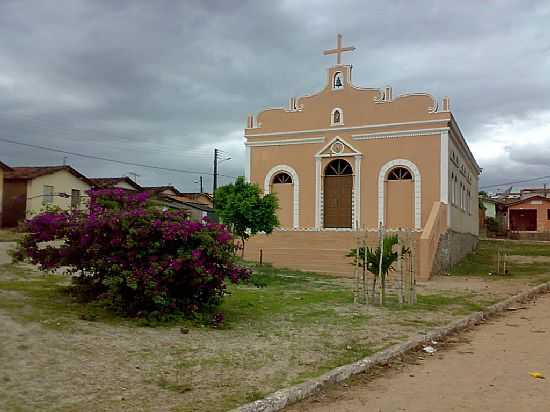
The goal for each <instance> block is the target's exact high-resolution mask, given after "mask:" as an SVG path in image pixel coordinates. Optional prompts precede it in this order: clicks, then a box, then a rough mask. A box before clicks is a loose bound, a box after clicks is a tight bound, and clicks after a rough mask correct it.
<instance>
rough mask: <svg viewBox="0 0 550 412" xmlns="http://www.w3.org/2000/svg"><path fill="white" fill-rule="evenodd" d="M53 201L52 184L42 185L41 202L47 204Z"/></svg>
mask: <svg viewBox="0 0 550 412" xmlns="http://www.w3.org/2000/svg"><path fill="white" fill-rule="evenodd" d="M52 203H53V186H48V185H44V187H43V188H42V204H43V205H49V204H52Z"/></svg>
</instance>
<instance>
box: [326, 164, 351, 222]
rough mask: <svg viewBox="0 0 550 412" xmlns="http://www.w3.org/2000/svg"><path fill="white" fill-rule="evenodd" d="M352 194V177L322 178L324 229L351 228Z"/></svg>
mask: <svg viewBox="0 0 550 412" xmlns="http://www.w3.org/2000/svg"><path fill="white" fill-rule="evenodd" d="M352 193H353V175H350V174H348V175H336V176H324V200H323V226H324V227H326V228H351V227H352V206H353V204H352Z"/></svg>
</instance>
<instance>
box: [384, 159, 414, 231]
mask: <svg viewBox="0 0 550 412" xmlns="http://www.w3.org/2000/svg"><path fill="white" fill-rule="evenodd" d="M384 184H385V185H386V187H385V190H384V192H385V199H384V209H385V210H384V216H385V217H386V218H385V220H386V221H385V226H386V227H387V228H413V227H414V181H413V177H412V174H411V172H410V170H409V169H407V168H405V167H401V166H398V167H394V168H393V169H391V170H390V171H389V172H388V175H387V177H386V181H385V183H384Z"/></svg>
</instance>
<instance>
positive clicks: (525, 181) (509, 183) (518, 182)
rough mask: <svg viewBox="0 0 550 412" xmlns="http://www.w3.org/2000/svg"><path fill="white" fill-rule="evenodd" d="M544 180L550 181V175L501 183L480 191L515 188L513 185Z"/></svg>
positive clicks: (484, 187) (483, 187)
mask: <svg viewBox="0 0 550 412" xmlns="http://www.w3.org/2000/svg"><path fill="white" fill-rule="evenodd" d="M542 179H550V175H548V176H540V177H534V178H532V179H525V180H516V181H515V182H505V183H499V184H496V185H487V186H482V187H480V189H491V188H493V187H498V186H513V185H519V184H521V183H529V182H534V181H535V180H542Z"/></svg>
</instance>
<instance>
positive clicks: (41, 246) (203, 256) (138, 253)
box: [16, 189, 250, 316]
mask: <svg viewBox="0 0 550 412" xmlns="http://www.w3.org/2000/svg"><path fill="white" fill-rule="evenodd" d="M89 196H90V207H89V210H87V211H78V210H72V211H70V212H63V211H61V212H46V213H42V214H40V215H37V216H36V217H34V218H32V219H30V220H28V221H26V223H25V231H26V232H27V233H28V234H27V235H26V236H25V237H24V239H23V240H22V241H21V242H20V244H19V248H18V250H17V252H16V257H18V258H19V259H27V260H29V261H31V262H32V263H35V264H38V265H40V267H41V269H43V270H51V269H56V268H62V267H67V268H68V269H69V272H70V273H71V274H72V275H73V278H72V279H73V282H74V283H75V285H76V286H78V288H80V289H81V290H84V291H85V292H86V293H87V294H88V296H90V297H92V298H94V299H108V300H109V301H110V302H111V303H112V304H113V306H114V307H115V308H116V309H117V310H120V311H122V312H124V313H125V314H128V315H131V316H136V315H137V316H139V315H145V314H150V313H152V312H155V313H173V312H182V313H185V314H193V313H195V312H197V311H199V310H202V309H205V308H210V307H213V306H215V305H217V304H219V303H220V301H221V298H222V297H223V295H224V293H225V290H226V280H227V279H229V280H230V281H231V282H234V283H237V282H239V281H240V280H243V279H247V278H248V277H249V276H250V272H249V270H248V269H246V268H243V267H241V266H239V265H238V264H237V263H236V261H235V246H234V243H233V239H232V236H231V234H230V233H229V232H228V231H227V230H226V228H225V227H224V226H223V225H220V224H216V223H212V222H208V221H201V222H196V221H191V220H189V219H188V216H187V213H186V212H184V211H172V210H168V211H163V210H160V209H159V208H156V207H152V206H150V205H149V203H148V195H147V194H146V193H138V194H134V193H130V192H126V191H123V190H121V189H103V190H95V191H90V192H89ZM52 241H53V242H52ZM56 241H57V242H56ZM45 242H47V243H45Z"/></svg>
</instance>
